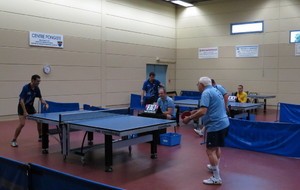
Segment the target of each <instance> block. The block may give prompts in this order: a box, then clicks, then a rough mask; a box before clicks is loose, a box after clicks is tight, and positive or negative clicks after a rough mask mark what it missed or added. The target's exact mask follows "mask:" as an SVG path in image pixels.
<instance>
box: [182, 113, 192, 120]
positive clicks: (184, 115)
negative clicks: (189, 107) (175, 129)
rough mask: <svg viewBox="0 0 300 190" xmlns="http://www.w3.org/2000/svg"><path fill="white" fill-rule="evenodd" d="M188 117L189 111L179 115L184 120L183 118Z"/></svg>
mask: <svg viewBox="0 0 300 190" xmlns="http://www.w3.org/2000/svg"><path fill="white" fill-rule="evenodd" d="M190 115H192V114H191V112H190V111H185V112H183V113H182V114H181V119H184V118H185V117H187V116H190Z"/></svg>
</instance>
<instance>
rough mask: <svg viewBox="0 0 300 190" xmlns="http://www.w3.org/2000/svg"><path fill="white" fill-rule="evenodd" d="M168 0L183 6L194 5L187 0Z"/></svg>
mask: <svg viewBox="0 0 300 190" xmlns="http://www.w3.org/2000/svg"><path fill="white" fill-rule="evenodd" d="M166 1H169V2H171V3H174V4H176V5H180V6H183V7H192V6H194V5H193V4H191V3H188V2H185V1H181V0H166Z"/></svg>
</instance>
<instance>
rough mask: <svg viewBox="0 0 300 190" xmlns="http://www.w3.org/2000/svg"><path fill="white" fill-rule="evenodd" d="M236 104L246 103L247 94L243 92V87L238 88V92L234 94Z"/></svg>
mask: <svg viewBox="0 0 300 190" xmlns="http://www.w3.org/2000/svg"><path fill="white" fill-rule="evenodd" d="M236 97H237V102H241V103H246V102H247V93H246V92H244V87H243V85H239V86H238V91H237V92H236Z"/></svg>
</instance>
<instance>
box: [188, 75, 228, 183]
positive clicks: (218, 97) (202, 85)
mask: <svg viewBox="0 0 300 190" xmlns="http://www.w3.org/2000/svg"><path fill="white" fill-rule="evenodd" d="M197 86H198V90H199V91H200V92H201V93H202V96H201V102H200V109H199V110H197V111H196V112H195V113H193V114H192V115H191V116H188V117H185V118H184V119H183V123H185V124H187V123H188V122H190V121H191V120H194V119H199V118H200V117H202V121H203V125H204V126H205V127H206V131H207V139H206V153H207V156H208V159H209V162H210V164H208V165H207V167H208V169H209V170H210V171H211V172H212V173H213V176H212V177H210V178H209V179H207V180H203V183H204V184H217V185H220V184H222V179H221V177H220V169H219V162H220V158H221V147H223V146H224V145H225V137H226V136H227V133H228V127H229V119H228V117H227V114H226V109H225V104H224V98H223V95H222V94H221V92H220V91H219V90H218V89H216V88H214V87H213V86H212V83H211V79H210V78H208V77H201V78H200V79H199V81H198V83H197Z"/></svg>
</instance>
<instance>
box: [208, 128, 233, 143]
mask: <svg viewBox="0 0 300 190" xmlns="http://www.w3.org/2000/svg"><path fill="white" fill-rule="evenodd" d="M228 129H229V127H226V128H225V129H222V130H220V131H214V132H208V133H207V135H206V148H212V147H224V146H225V138H226V137H227V135H228Z"/></svg>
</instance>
